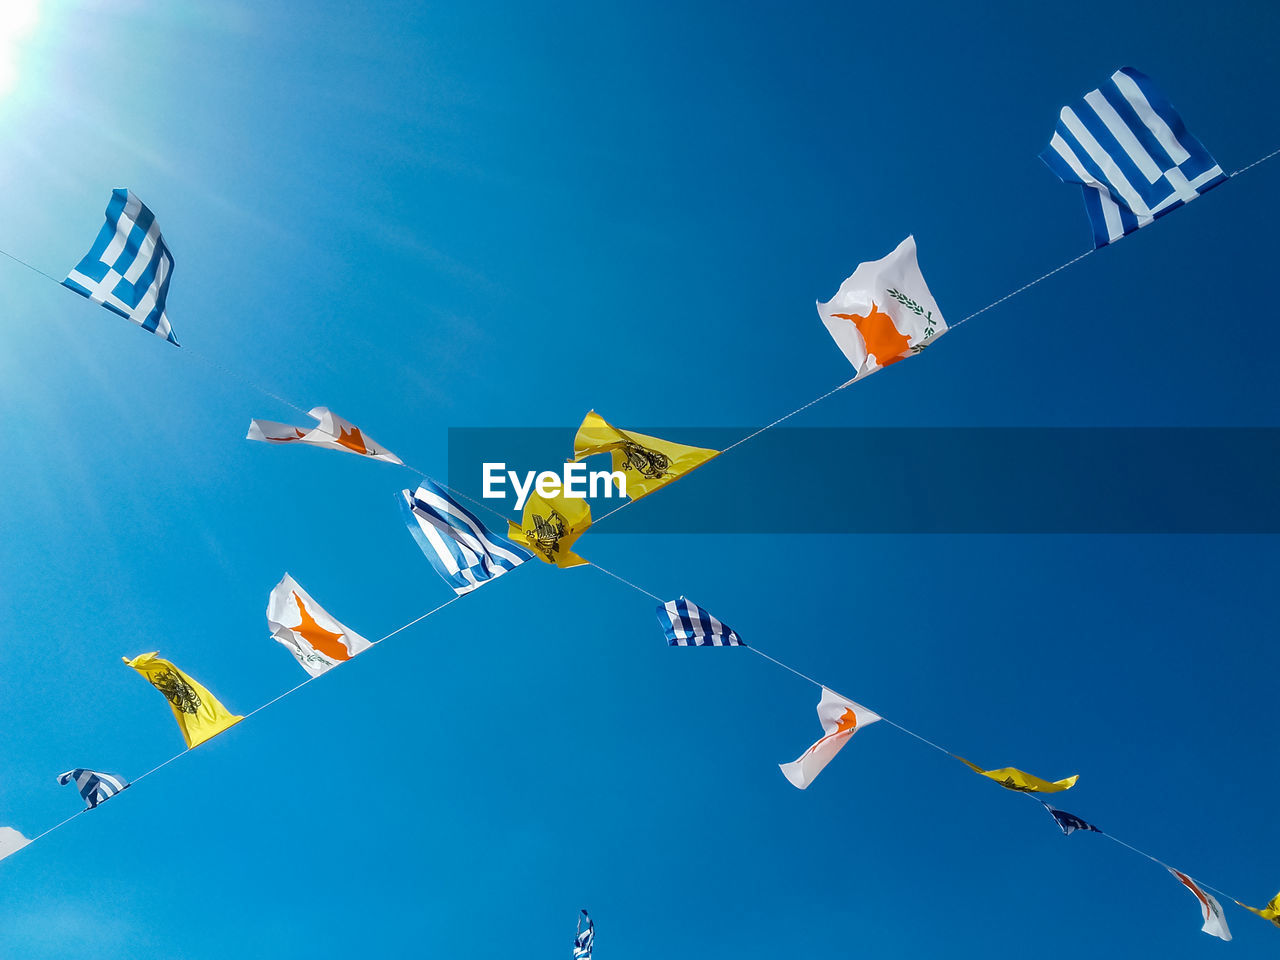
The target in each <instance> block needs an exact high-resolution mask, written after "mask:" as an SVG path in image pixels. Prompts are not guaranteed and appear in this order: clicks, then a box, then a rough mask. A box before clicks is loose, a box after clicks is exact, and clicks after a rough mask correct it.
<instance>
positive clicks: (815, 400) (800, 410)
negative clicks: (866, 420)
mask: <svg viewBox="0 0 1280 960" xmlns="http://www.w3.org/2000/svg"><path fill="white" fill-rule="evenodd" d="M851 383H853V381H852V380H848V381H846V382H844V383H842V384H840V385H839V386H838V387H832V388H831V389H830V390H828V391H827V392H826V393H824V394H823V395H822V396H820V397H814V398H813V399H812V400H810V401H809V402H808V403H806V404H803V405H802V406H799V407H796V408H795V409H794V410H792V411H791V412H790V413H784V414H783V415H782V416H780V417H779V418H778V419H777V420H774V421H773V423H768V424H765V425H764V426H763V427H761V428H760V429H759V430H757V431H755V432H754V433H749V434H747V435H746V436H745V437H743V438H742V439H741V440H735V441H734V442H733V443H731V444H729V446H727V447H725V448H724V449H723V450H721V451H720V452H719V454H717V456H721V457H723V456H724V455H725V454H726V453H728V452H729V451H730V450H732V449H733V448H734V447H740V446H742V445H743V444H744V443H746V442H747V441H748V440H754V439H755V438H756V437H758V436H760V434H762V433H764V432H765V431H766V430H772V429H773V428H774V427H776V426H777V425H778V424H780V423H782V422H783V421H785V420H790V419H791V418H792V417H794V416H795V415H796V414H797V413H803V412H804V411H805V410H808V409H809V408H810V407H812V406H813V405H814V404H816V403H821V402H822V401H823V400H825V399H827V397H829V396H831V395H832V394H833V393H839V392H840V391H841V390H843V389H844V388H845V387H847V386H849V384H851ZM635 502H636V501H634V500H628V501H627V502H626V503H623V504H619V505H618V506H616V507H614V508H613V509H612V510H610V511H609V512H608V513H605V514H601V515H600V516H599V517H597V518H596V520H595V522H594V523H593V524H592V526H594V525H595V524H596V523H599V522H600V521H602V520H606V519H608V518H609V517H612V516H613V515H614V514H615V513H617V512H618V511H619V510H625V509H626V508H627V507H629V506H631V505H632V504H633V503H635Z"/></svg>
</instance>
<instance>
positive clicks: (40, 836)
mask: <svg viewBox="0 0 1280 960" xmlns="http://www.w3.org/2000/svg"><path fill="white" fill-rule="evenodd" d="M88 812H89V808H88V807H83V808H82V809H80V810H77V811H76V812H75V813H73V814H72V815H71V816H69V817H67V819H65V820H63V821H62V822H61V823H55V824H54V825H53V826H52V827H50V828H49V829H48V830H46V831H45V832H44V833H38V834H36V835H35V836H34V837H32V838H31V839H30V840H28V841H27V842H26V843H24V844H23V845H22V848H23V849H24V850H25V849H26V848H27V847H29V846H31V845H32V844H33V843H35V842H36V841H37V840H42V839H43V838H45V837H47V836H48V835H49V834H51V833H53V831H55V830H58V829H60V828H62V827H65V826H66V825H67V824H68V823H70V822H71V821H72V820H74V819H75V818H76V817H78V816H80V815H81V814H85V813H88Z"/></svg>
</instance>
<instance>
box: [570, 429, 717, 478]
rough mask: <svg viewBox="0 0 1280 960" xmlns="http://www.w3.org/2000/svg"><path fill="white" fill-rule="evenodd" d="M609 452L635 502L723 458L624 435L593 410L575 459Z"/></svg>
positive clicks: (576, 441)
mask: <svg viewBox="0 0 1280 960" xmlns="http://www.w3.org/2000/svg"><path fill="white" fill-rule="evenodd" d="M606 452H607V453H609V454H610V455H611V456H612V458H613V470H614V472H615V473H621V474H622V475H623V476H624V477H626V484H627V485H626V489H625V490H623V488H622V484H620V483H619V482H618V479H617V478H616V477H615V478H614V480H613V482H614V485H615V486H617V487H618V490H619V492H622V493H625V494H626V495H627V496H628V497H630V498H631V499H632V500H639V499H640V498H641V497H643V496H645V495H646V494H650V493H653V491H655V490H657V489H658V488H659V487H664V486H666V485H667V484H668V483H671V482H672V481H675V480H679V479H680V478H681V477H683V476H684V475H685V474H686V473H689V472H690V471H691V470H696V469H697V468H698V467H700V466H702V465H703V464H704V463H706V462H707V461H708V460H710V459H712V458H713V457H718V456H720V451H719V450H711V449H708V448H706V447H689V446H685V445H684V444H683V443H672V442H671V441H670V440H662V439H659V438H658V437H649V436H645V435H644V434H643V433H624V432H623V431H621V430H619V429H618V428H617V427H615V426H612V425H611V424H609V423H607V422H605V419H604V417H602V416H600V414H598V413H596V412H595V411H594V410H592V411H591V412H590V413H588V414H587V415H586V417H585V418H583V421H582V426H580V427H578V432H577V434H576V435H575V436H574V438H573V459H574V460H582V459H584V458H585V457H589V456H591V455H592V454H593V453H606Z"/></svg>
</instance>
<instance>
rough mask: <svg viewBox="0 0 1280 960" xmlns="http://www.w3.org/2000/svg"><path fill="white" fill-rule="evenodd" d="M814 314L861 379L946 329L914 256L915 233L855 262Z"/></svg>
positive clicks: (916, 351) (916, 350) (921, 348)
mask: <svg viewBox="0 0 1280 960" xmlns="http://www.w3.org/2000/svg"><path fill="white" fill-rule="evenodd" d="M818 316H820V317H821V318H822V322H823V323H824V324H826V327H827V332H828V333H830V334H831V338H832V339H833V340H835V342H836V346H838V347H839V348H840V350H841V351H842V352H843V353H844V355H845V357H846V358H847V359H848V361H849V362H850V363H851V364H853V368H854V369H855V370H856V371H858V373H857V375H856V376H855V377H854V378H853V380H850V381H849V382H850V383H853V382H854V381H855V380H861V379H862V378H863V377H867V376H870V375H871V374H873V373H875V372H876V371H877V370H880V369H882V368H883V367H887V366H889V364H891V363H897V362H898V361H899V360H901V359H902V358H904V357H909V356H911V355H912V354H916V353H919V352H920V351H921V350H923V349H924V348H925V347H927V346H928V345H929V344H930V343H932V342H933V341H934V340H936V339H937V338H938V337H940V336H942V335H943V334H944V333H946V332H947V323H946V321H945V320H943V319H942V312H941V311H940V310H939V309H938V304H937V303H936V302H935V301H934V299H933V294H931V293H930V292H929V287H928V285H927V284H926V283H925V282H924V276H923V274H921V273H920V266H919V264H918V263H917V262H916V240H915V237H907V239H905V240H903V241H902V242H901V243H900V244H898V246H897V249H895V250H894V251H893V253H891V254H889V255H888V256H887V257H885V258H884V259H883V260H874V261H872V262H870V263H862V264H859V265H858V269H857V270H855V271H853V274H852V276H850V277H849V278H848V279H847V280H845V282H844V283H842V284H840V289H839V290H837V291H836V295H835V296H834V297H832V298H831V299H830V300H829V301H827V302H826V303H821V302H820V303H819V304H818Z"/></svg>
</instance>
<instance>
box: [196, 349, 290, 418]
mask: <svg viewBox="0 0 1280 960" xmlns="http://www.w3.org/2000/svg"><path fill="white" fill-rule="evenodd" d="M181 349H182V352H183V353H184V354H186V355H187V356H190V357H195V359H197V360H199V361H200V362H201V363H206V364H208V365H209V366H210V367H212V368H213V369H214V370H217V371H218V372H219V373H222V374H224V375H226V376H228V377H231V378H232V379H233V380H238V381H240V383H242V384H244V385H245V386H246V387H249V388H250V389H251V390H256V391H258V393H260V394H262V395H263V396H265V397H270V398H271V399H272V400H275V401H276V402H277V403H282V404H284V405H285V406H286V407H288V408H290V409H291V410H295V411H297V412H298V413H300V414H302V415H303V416H304V417H309V416H311V413H310V411H308V410H304V409H303V408H302V407H300V406H299V405H298V404H296V403H294V402H293V401H292V400H286V399H285V398H284V397H282V396H280V395H279V394H278V393H275V392H274V391H272V390H268V389H267V388H266V387H264V386H262V384H260V383H256V382H254V381H253V380H250V379H249V378H248V377H246V376H244V375H243V374H241V373H239V372H238V371H236V370H232V369H231V368H230V367H228V366H226V365H224V364H222V363H220V362H219V361H217V360H215V359H213V357H208V356H205V355H204V354H203V353H200V352H199V351H197V350H193V349H192V348H191V347H182V348H181Z"/></svg>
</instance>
